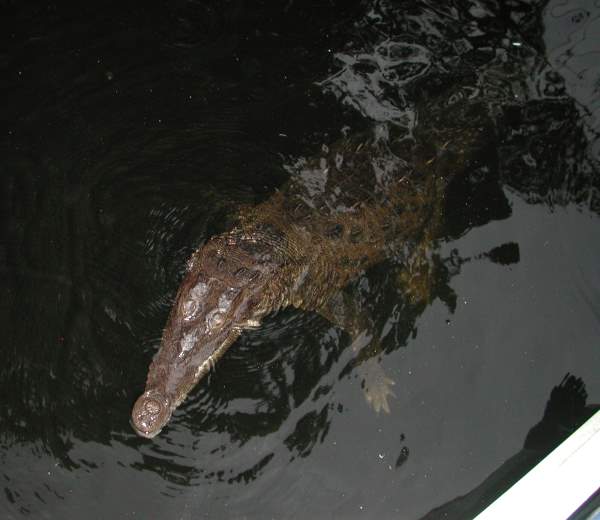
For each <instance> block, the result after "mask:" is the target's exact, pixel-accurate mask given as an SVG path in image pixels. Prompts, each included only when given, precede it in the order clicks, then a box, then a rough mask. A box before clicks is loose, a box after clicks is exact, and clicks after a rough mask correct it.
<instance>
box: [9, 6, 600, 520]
mask: <svg viewBox="0 0 600 520" xmlns="http://www.w3.org/2000/svg"><path fill="white" fill-rule="evenodd" d="M510 6H511V7H499V6H498V5H496V3H495V2H484V1H481V2H478V1H464V2H462V1H454V2H448V3H444V5H443V6H441V4H440V3H439V2H434V1H431V2H425V1H423V2H414V1H411V2H397V3H393V2H385V1H382V2H377V1H372V2H359V3H352V4H351V3H348V2H337V3H336V2H322V3H319V4H317V5H310V4H301V3H296V2H293V1H290V2H287V3H286V2H282V3H280V4H278V5H275V4H274V5H256V4H245V3H243V2H212V3H209V2H191V1H190V2H170V3H164V4H163V5H157V6H153V5H138V6H129V7H124V6H122V5H121V3H117V2H115V3H111V2H108V1H107V2H96V3H95V4H93V5H92V4H85V5H84V4H81V5H80V4H73V5H72V6H66V5H60V6H59V5H55V4H42V5H39V6H34V5H33V4H29V5H21V4H20V3H16V2H14V3H13V2H4V3H3V4H2V11H3V13H2V22H1V23H2V27H1V31H0V34H1V38H2V43H3V45H2V47H1V49H2V50H1V54H0V67H1V69H2V72H1V80H0V81H1V93H2V95H1V102H0V103H1V111H2V118H1V120H2V133H1V135H2V137H1V141H0V146H1V148H0V150H1V153H2V160H1V162H0V165H1V170H2V171H1V178H2V191H1V194H2V210H3V211H2V213H3V218H2V235H1V242H0V273H1V276H2V300H1V302H2V303H1V308H2V315H1V317H2V330H3V331H4V339H3V341H2V346H1V352H2V363H1V365H0V396H1V397H0V399H1V402H0V480H1V481H2V487H3V491H4V493H3V495H2V498H1V499H0V500H1V502H0V512H1V513H2V517H3V518H20V517H27V516H29V517H32V518H82V517H84V516H85V517H91V518H178V519H179V518H183V519H186V518H205V517H206V518H271V517H273V518H309V517H315V518H359V517H360V518H391V517H394V518H407V519H418V518H421V517H423V516H425V515H426V514H427V513H428V512H430V511H431V510H432V509H434V508H437V507H439V506H443V504H445V503H447V502H449V501H452V500H453V499H455V498H456V497H458V496H461V495H465V494H467V493H469V492H471V491H472V490H473V489H475V488H476V487H477V486H479V485H480V484H481V483H482V482H483V481H484V480H485V479H486V478H487V477H488V476H489V475H490V474H492V473H493V472H494V471H496V470H498V468H500V469H499V470H498V472H496V473H495V475H496V477H495V478H492V479H491V484H490V485H491V487H490V488H489V489H488V490H487V491H486V493H484V494H486V496H492V495H493V494H494V493H495V492H497V490H498V489H501V488H502V487H503V486H505V485H506V483H507V482H509V481H511V479H513V480H514V478H517V477H518V476H519V475H520V474H522V473H523V472H525V471H526V470H527V469H528V467H530V466H531V465H532V464H533V463H534V462H535V460H537V458H539V457H540V456H542V455H543V454H544V453H546V452H547V451H549V450H550V449H551V448H552V446H553V445H554V444H555V443H556V442H557V441H552V440H544V441H543V442H542V441H540V442H537V443H536V442H535V441H536V439H537V438H538V437H539V436H538V437H536V435H533V436H532V435H530V437H528V439H529V440H530V442H529V444H527V445H526V446H525V449H524V450H523V446H524V441H525V437H526V435H527V433H528V431H529V430H530V429H531V428H532V426H534V425H535V424H536V423H538V421H540V419H542V416H543V414H544V409H545V406H546V402H547V400H548V399H549V396H550V392H551V390H552V388H553V387H555V386H556V385H559V383H560V382H561V380H562V379H563V376H564V375H565V374H566V373H567V372H570V373H572V374H574V375H576V376H578V377H579V378H581V381H582V382H583V384H584V385H585V390H586V391H587V402H588V403H592V404H593V403H596V404H597V403H600V263H599V262H598V259H599V258H600V240H599V239H600V219H599V213H600V174H599V171H600V169H599V162H600V139H599V137H598V135H599V134H598V132H599V131H600V90H599V89H600V65H599V64H600V45H599V43H598V42H600V8H599V7H598V3H597V2H593V1H583V0H580V1H572V2H560V1H558V0H553V1H551V2H550V3H549V4H548V5H545V4H544V3H540V2H519V1H514V2H511V3H510ZM468 74H470V75H473V76H474V77H475V78H476V82H475V83H473V89H472V95H473V99H476V100H479V101H481V100H483V101H484V102H485V103H487V105H488V108H489V113H490V114H491V115H492V116H493V119H494V121H495V133H494V136H493V137H492V138H490V139H491V140H490V143H489V146H488V147H487V149H488V150H489V151H488V152H487V155H486V156H485V159H484V160H482V161H480V162H479V163H478V165H477V167H472V168H470V169H467V171H466V172H465V173H464V174H463V175H462V176H461V177H460V178H459V179H458V180H457V181H456V182H454V183H453V186H452V189H451V190H449V193H448V194H447V201H446V205H447V211H446V215H445V220H444V230H443V234H442V238H441V239H440V240H438V241H436V242H435V243H434V244H431V248H432V254H435V255H437V257H439V258H440V262H442V264H443V265H444V266H445V269H444V273H445V274H444V277H443V279H440V280H438V284H437V286H436V287H437V289H436V292H435V294H434V296H435V298H434V299H433V300H432V301H431V303H430V304H429V305H427V306H414V305H410V304H409V303H407V299H406V298H404V297H403V295H402V294H398V293H397V292H395V291H394V290H393V289H392V288H390V285H391V284H390V283H389V280H388V278H387V276H388V273H387V271H386V269H385V266H383V267H381V268H377V269H374V270H372V271H370V272H368V273H366V274H365V276H363V277H362V278H361V280H359V281H358V282H357V284H358V288H359V294H361V295H362V296H361V297H363V298H364V299H365V306H367V307H369V308H372V309H375V312H374V315H375V316H376V322H377V324H378V327H379V329H378V330H379V331H380V335H381V337H382V341H384V343H385V346H386V353H385V355H384V356H383V359H382V363H383V365H384V366H385V367H386V371H387V373H388V374H389V375H390V376H391V377H392V378H393V379H394V380H395V382H396V386H395V387H394V391H395V394H396V398H395V399H393V400H392V401H391V407H392V413H391V414H389V415H386V414H379V415H377V414H375V413H374V412H373V411H372V410H371V409H370V408H369V407H368V406H367V404H366V402H365V399H364V397H363V395H362V391H361V388H360V387H361V381H360V379H358V378H357V377H356V376H355V375H354V374H353V373H352V372H351V371H350V372H348V371H347V370H345V367H347V364H348V361H349V359H351V358H352V355H353V354H352V352H351V350H352V349H350V348H349V345H350V338H348V337H347V335H346V334H344V333H343V332H342V331H340V330H339V329H337V328H336V327H333V326H332V325H331V324H329V323H328V322H327V321H326V320H324V319H322V318H320V317H318V316H317V315H306V314H305V313H301V312H299V311H293V310H289V311H286V312H284V313H281V314H279V315H277V316H274V317H272V318H271V319H269V320H268V323H267V324H266V325H265V327H263V329H261V330H258V331H253V332H251V333H247V334H244V335H243V336H242V338H241V339H240V340H239V341H238V342H237V343H236V345H235V346H234V347H232V349H231V350H230V351H229V352H228V353H227V355H226V356H225V358H224V359H223V360H222V361H221V362H220V363H219V365H218V368H217V370H216V372H215V373H212V374H211V375H210V377H209V378H208V379H207V380H205V381H204V382H203V383H202V384H200V385H199V387H198V388H197V389H196V390H195V391H194V392H193V393H192V394H191V395H190V397H189V398H188V400H187V401H186V402H185V404H184V405H183V406H182V407H181V408H180V409H179V410H178V411H177V412H176V413H175V415H174V417H173V419H172V421H171V423H170V425H169V426H168V427H167V428H166V429H165V430H164V432H163V433H162V434H161V435H160V436H159V437H157V438H155V439H154V440H152V441H147V440H143V439H140V438H138V437H137V436H136V435H135V434H134V432H133V431H132V429H131V427H130V425H129V414H130V409H131V406H132V404H133V401H134V400H135V398H136V397H137V395H139V393H140V392H141V391H142V389H143V385H144V381H145V377H146V371H147V367H148V364H149V362H150V359H151V357H152V355H153V353H154V352H155V350H156V348H157V347H158V344H159V341H160V335H161V332H162V327H163V325H164V322H165V320H166V316H167V313H168V311H169V306H170V303H171V301H172V298H173V295H174V293H175V291H176V289H177V285H178V282H179V280H180V279H181V276H182V274H183V271H184V268H185V261H186V259H187V257H188V256H189V255H190V253H191V252H192V251H193V250H194V249H195V248H196V247H197V246H198V245H199V244H202V243H203V242H204V241H205V240H206V239H207V238H208V237H210V236H211V235H213V234H215V233H218V232H220V231H222V230H224V229H227V225H228V221H229V220H230V219H231V218H232V216H234V215H235V213H236V211H237V208H239V206H240V205H242V204H255V203H258V202H259V201H261V200H264V199H265V198H266V197H268V196H269V195H270V194H272V193H273V192H274V190H275V189H276V188H277V187H278V186H280V185H281V184H282V183H283V182H285V180H286V178H287V176H288V173H287V172H288V171H289V169H290V168H289V167H290V165H292V164H294V163H295V161H297V160H298V159H299V158H302V157H312V156H315V155H318V153H319V150H320V147H321V146H322V145H323V144H327V143H331V142H332V141H333V140H335V139H336V138H338V137H339V136H340V135H341V134H342V132H345V133H347V132H352V131H354V130H355V129H360V130H361V131H364V130H365V129H369V128H373V129H379V130H381V129H390V128H392V129H394V132H395V133H396V134H398V133H402V132H404V133H406V136H407V138H410V135H411V132H412V130H413V129H414V128H415V125H419V124H420V123H419V118H418V113H417V111H415V108H414V107H415V102H416V101H417V100H418V94H419V92H418V91H415V89H411V85H413V84H414V82H415V81H416V80H417V79H420V80H422V79H423V78H428V77H431V78H432V80H433V79H435V78H439V77H444V78H446V79H445V81H446V82H448V83H452V81H453V78H459V77H464V76H465V75H468ZM468 124H469V122H468V121H465V126H468ZM502 245H505V247H504V248H500V249H494V248H498V247H499V246H502ZM489 251H495V253H492V254H490V255H487V256H486V255H485V254H483V253H487V252H489ZM507 253H508V254H507ZM491 260H492V261H491ZM563 386H564V385H563ZM567 386H568V385H567ZM571 387H572V388H571ZM571 387H570V389H571V390H572V392H571V394H570V395H571V397H569V398H566V399H563V401H562V403H563V405H564V406H563V408H565V407H566V409H567V412H568V413H571V415H576V412H579V411H581V409H582V408H583V406H584V404H585V402H586V401H585V397H586V394H585V390H584V389H583V387H582V386H581V385H571ZM561 389H563V387H559V390H556V391H555V394H554V395H559V397H560V395H562V394H561V393H560V392H561V391H562V390H561ZM556 392H558V394H557V393H556ZM559 400H560V399H559ZM548 410H550V412H551V411H552V410H553V408H552V407H550V406H549V407H548ZM546 416H547V417H549V416H552V413H549V412H548V411H547V414H546ZM577 422H578V420H576V419H575V418H573V417H571V419H570V422H569V421H566V425H565V427H564V428H562V430H561V432H562V435H564V434H566V433H565V432H568V431H569V430H571V429H573V428H574V427H575V426H576V424H577ZM579 422H580V421H579ZM558 423H560V421H558ZM558 423H556V424H558ZM553 424H554V423H553ZM556 424H555V426H556ZM561 424H562V423H560V424H559V426H560V425H561ZM542 429H543V428H542ZM550 429H552V428H550ZM559 429H560V428H559ZM535 431H536V432H539V431H540V430H539V429H538V430H535ZM544 431H545V430H544ZM531 439H533V440H531ZM544 439H545V437H544ZM506 461H508V462H507V463H506V464H504V466H502V465H503V463H505V462H506ZM503 468H504V470H503ZM506 468H508V469H506ZM488 482H490V481H488ZM471 496H473V494H471ZM474 500H475V501H476V502H477V500H478V499H474ZM478 503H479V502H478ZM479 504H480V506H481V503H479ZM443 507H448V506H443ZM469 507H472V508H474V509H469ZM476 509H477V506H473V504H471V505H469V504H467V503H463V502H460V501H459V502H458V503H456V502H455V503H454V509H453V510H452V514H455V515H456V516H451V517H452V518H464V517H468V515H469V514H471V513H472V512H473V511H475V510H476ZM446 511H448V509H447V510H446ZM440 514H441V513H440ZM428 518H436V513H435V512H434V513H432V515H431V516H430V517H428Z"/></svg>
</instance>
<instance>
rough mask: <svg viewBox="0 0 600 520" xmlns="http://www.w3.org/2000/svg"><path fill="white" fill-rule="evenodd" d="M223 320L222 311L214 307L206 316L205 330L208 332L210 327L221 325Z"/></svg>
mask: <svg viewBox="0 0 600 520" xmlns="http://www.w3.org/2000/svg"><path fill="white" fill-rule="evenodd" d="M224 321H225V314H224V313H222V312H221V311H220V310H219V309H214V310H212V311H210V312H209V313H208V315H207V316H206V329H207V332H210V331H211V330H212V329H214V328H216V327H220V326H221V325H223V322H224Z"/></svg>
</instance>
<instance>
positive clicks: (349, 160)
mask: <svg viewBox="0 0 600 520" xmlns="http://www.w3.org/2000/svg"><path fill="white" fill-rule="evenodd" d="M442 105H443V103H442ZM438 108H439V107H438ZM453 110H454V111H455V112H456V114H454V115H453V113H452V112H453ZM466 110H468V106H467V105H466V104H464V103H462V104H460V103H459V105H458V106H455V107H450V109H449V112H450V115H449V116H448V115H447V117H446V119H443V121H451V122H452V123H451V124H450V125H446V126H447V128H444V129H443V130H439V129H438V128H437V127H436V125H437V124H439V122H440V118H437V119H436V118H435V117H434V116H435V112H432V113H433V116H432V123H431V126H430V127H427V126H426V125H422V128H423V129H424V132H425V133H426V134H427V135H426V136H425V137H426V138H424V139H421V138H420V135H417V136H415V141H414V142H411V143H408V144H406V141H402V142H400V143H396V145H394V146H395V149H394V150H391V149H390V146H391V144H390V143H392V145H393V143H394V141H393V139H387V140H386V142H385V143H384V144H381V142H377V141H376V140H375V139H372V138H370V139H369V138H365V136H364V135H363V136H355V137H354V138H350V139H342V140H341V141H339V142H338V143H336V144H335V145H333V146H332V147H331V149H327V150H325V152H324V154H323V155H322V157H320V158H318V159H315V160H314V161H312V162H308V163H303V164H299V165H297V168H298V169H299V170H301V173H300V174H299V175H292V178H291V180H290V181H289V182H288V183H287V184H286V185H285V186H284V187H283V188H282V189H281V190H280V191H278V192H276V193H275V194H274V195H273V196H272V197H271V198H270V199H268V200H267V201H265V202H264V203H262V204H260V205H258V206H256V207H254V208H252V209H249V210H246V211H245V212H243V213H242V214H241V215H239V219H238V222H237V224H236V225H235V226H234V228H233V229H232V230H231V231H229V232H226V233H224V234H222V235H219V236H216V237H213V238H211V239H210V240H209V241H208V242H207V243H206V244H205V245H204V246H202V247H201V248H200V249H199V250H198V251H196V253H194V255H193V256H192V258H191V259H190V262H189V266H188V272H187V274H186V276H185V277H184V279H183V281H182V283H181V286H180V288H179V291H178V293H177V296H176V299H175V303H174V305H173V308H172V310H171V314H170V316H169V319H168V322H167V325H166V328H165V330H164V334H163V338H162V344H161V347H160V349H159V351H158V353H157V354H156V356H155V357H154V360H153V361H152V364H151V365H150V369H149V371H148V378H147V382H146V388H145V392H144V393H143V394H142V395H141V396H140V397H139V399H138V400H137V401H136V403H135V405H134V407H133V411H132V424H133V427H134V429H135V431H136V432H137V433H138V434H139V435H141V436H144V437H153V436H154V435H156V434H157V433H159V432H160V430H161V429H162V428H163V427H164V426H165V425H166V424H167V422H168V421H169V419H170V417H171V414H172V412H173V410H174V409H175V408H176V407H177V406H179V404H180V403H181V402H182V401H183V400H184V399H185V397H186V396H187V394H188V393H189V392H190V390H191V389H192V388H193V387H194V386H195V385H196V384H197V383H198V381H200V379H202V377H203V376H204V375H206V374H207V373H208V372H209V370H210V369H211V366H212V365H213V364H214V363H216V362H217V361H218V359H219V358H220V357H221V356H222V355H223V353H224V352H225V351H226V350H227V349H228V348H229V346H231V345H232V344H233V343H234V342H235V340H236V339H237V338H238V336H239V335H240V333H241V331H242V330H244V329H246V328H254V327H257V326H259V325H260V322H261V320H262V318H263V317H264V316H266V315H267V314H269V313H272V312H275V311H277V310H279V309H281V308H283V307H286V306H289V305H292V306H295V307H297V308H300V309H305V310H311V311H316V312H321V313H322V314H323V315H324V316H327V317H330V318H331V319H334V321H336V322H338V323H339V324H341V325H344V326H345V327H346V329H347V330H348V331H349V332H350V333H351V334H353V333H354V331H352V330H349V329H351V328H352V327H351V326H348V325H347V324H345V323H343V320H339V319H338V320H335V318H333V317H332V316H333V314H332V313H331V302H332V301H333V300H334V299H335V298H336V295H339V292H340V290H341V289H342V288H344V287H345V286H346V285H347V284H348V283H349V282H350V281H352V280H353V279H355V278H356V277H357V276H358V275H359V274H360V273H361V272H364V270H365V269H367V268H369V267H370V266H372V265H374V264H376V263H378V262H381V261H382V260H384V259H385V258H389V257H394V256H396V257H397V256H398V255H399V252H400V251H406V250H407V244H409V245H411V247H409V248H408V249H410V250H411V252H410V253H409V254H408V258H405V260H407V261H406V265H407V266H408V267H407V268H406V270H405V275H404V277H402V278H403V280H404V283H405V285H406V287H407V292H408V293H409V294H410V295H411V298H421V299H426V298H427V290H428V289H427V287H428V285H427V276H426V275H424V274H423V272H422V271H423V269H422V264H423V261H422V259H423V258H425V255H426V250H427V247H426V246H427V245H428V244H429V242H431V240H433V239H434V238H435V233H436V230H437V228H438V226H439V223H440V220H441V213H442V208H443V200H444V197H443V196H444V189H445V187H446V185H447V183H448V182H449V180H450V179H451V178H452V176H453V175H455V174H456V173H458V172H460V171H462V170H463V169H464V168H465V162H466V158H467V156H470V155H472V154H473V150H474V148H475V146H476V145H477V141H478V138H479V136H480V135H481V132H480V129H479V128H476V127H471V128H468V129H464V128H462V127H461V122H460V118H464V117H466V116H465V111H466ZM468 117H471V120H472V119H473V117H472V114H468ZM456 125H458V127H457V126H456ZM421 133H422V134H423V131H422V132H421ZM399 157H402V159H399ZM405 254H406V253H405ZM411 255H412V257H411ZM415 255H416V256H417V257H422V259H421V260H419V259H418V258H417V259H415ZM411 265H414V266H417V268H416V269H415V272H414V273H413V272H412V271H411ZM411 283H412V284H413V286H411ZM378 366H379V365H377V367H375V366H374V365H371V366H369V368H368V370H367V371H366V376H365V386H366V396H367V400H368V401H369V402H370V404H371V405H372V406H373V407H374V408H375V410H376V411H379V410H385V411H389V405H388V403H387V397H388V396H389V395H393V392H392V391H391V384H393V382H392V381H391V380H390V379H388V378H386V377H385V375H383V374H382V373H381V371H380V369H379V368H378ZM378 370H379V371H378ZM378 384H380V385H382V387H381V388H378V386H377V385H378Z"/></svg>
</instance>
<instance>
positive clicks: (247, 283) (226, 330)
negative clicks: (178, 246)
mask: <svg viewBox="0 0 600 520" xmlns="http://www.w3.org/2000/svg"><path fill="white" fill-rule="evenodd" d="M278 266H279V263H278V262H277V261H275V260H274V259H273V256H272V254H271V250H270V249H269V247H268V245H265V244H263V243H261V242H260V241H257V240H255V239H253V238H252V237H245V236H242V237H241V238H240V237H232V236H231V235H230V236H226V237H218V238H217V239H213V240H211V241H209V242H208V243H207V244H206V245H205V246H204V247H203V248H201V249H200V250H199V251H198V252H197V253H196V254H195V255H194V257H193V258H192V260H191V261H190V265H189V269H188V273H187V275H186V276H185V278H184V280H183V282H182V283H181V286H180V288H179V291H178V293H177V296H176V300H175V303H174V305H173V308H172V310H171V314H170V317H169V320H168V322H167V326H166V328H165V330H164V333H163V338H162V343H161V347H160V349H159V351H158V352H157V354H156V356H155V357H154V360H153V361H152V364H151V365H150V369H149V371H148V378H147V381H146V389H145V392H144V393H143V394H142V395H141V396H140V397H139V398H138V400H137V401H136V403H135V405H134V407H133V411H132V425H133V428H134V429H135V431H136V432H137V433H138V434H139V435H141V436H143V437H154V436H155V435H156V434H158V433H159V432H160V430H161V429H162V428H163V427H164V426H165V425H166V424H167V423H168V421H169V419H170V417H171V414H172V412H173V410H174V409H175V408H176V407H177V406H178V405H179V404H180V403H181V402H182V401H183V400H184V399H185V397H186V396H187V394H188V393H189V392H190V390H191V389H192V388H193V387H194V386H195V385H196V384H197V383H198V381H199V380H200V379H201V378H202V377H203V376H204V375H206V374H207V373H208V372H209V371H210V370H211V369H212V368H213V367H214V364H215V363H216V361H217V360H218V359H219V358H220V357H221V356H222V355H223V353H224V352H225V351H226V350H227V349H228V348H229V346H231V345H232V344H233V343H234V342H235V340H236V339H237V337H238V336H239V335H240V332H241V331H242V330H243V329H247V328H253V327H256V326H258V325H259V323H260V320H261V318H262V317H263V316H264V315H265V314H267V313H268V312H270V311H272V310H274V309H276V308H277V307H278V303H279V301H280V299H281V294H282V291H280V290H278V289H277V286H278V283H277V279H278V277H277V269H278Z"/></svg>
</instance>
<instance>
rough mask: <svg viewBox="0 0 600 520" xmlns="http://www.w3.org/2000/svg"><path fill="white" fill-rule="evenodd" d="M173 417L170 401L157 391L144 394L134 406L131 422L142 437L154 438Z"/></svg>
mask: <svg viewBox="0 0 600 520" xmlns="http://www.w3.org/2000/svg"><path fill="white" fill-rule="evenodd" d="M170 417H171V410H170V407H169V400H168V399H167V398H166V397H165V396H164V395H163V394H162V393H161V392H158V391H156V390H149V391H147V392H144V393H143V394H142V395H141V396H140V397H139V398H138V400H137V401H136V402H135V404H134V405H133V410H132V412H131V422H132V424H133V427H134V429H135V431H136V432H137V433H138V435H141V436H142V437H154V436H155V435H156V434H157V433H158V432H160V430H161V429H162V428H163V427H164V425H165V424H167V422H168V421H169V418H170Z"/></svg>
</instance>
